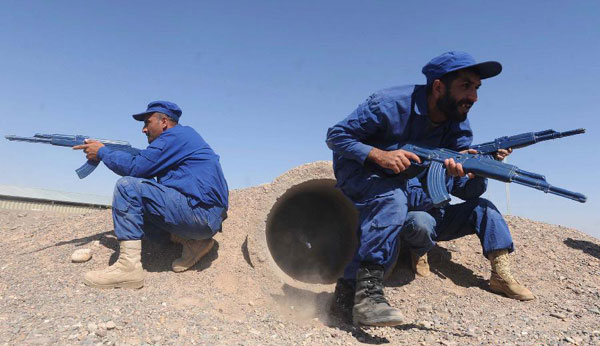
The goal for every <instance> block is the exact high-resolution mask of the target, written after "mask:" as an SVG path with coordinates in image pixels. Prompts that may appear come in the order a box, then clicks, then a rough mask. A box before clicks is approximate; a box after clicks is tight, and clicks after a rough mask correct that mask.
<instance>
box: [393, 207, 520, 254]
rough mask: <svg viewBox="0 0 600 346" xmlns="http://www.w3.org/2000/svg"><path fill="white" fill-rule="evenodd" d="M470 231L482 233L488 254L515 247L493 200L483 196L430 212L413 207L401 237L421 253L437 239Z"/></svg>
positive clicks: (480, 238) (471, 232) (410, 246)
mask: <svg viewBox="0 0 600 346" xmlns="http://www.w3.org/2000/svg"><path fill="white" fill-rule="evenodd" d="M469 234H476V235H477V236H478V237H479V241H480V242H481V247H482V249H483V255H484V256H486V257H487V254H489V253H490V252H492V251H496V250H508V251H509V252H512V251H514V245H513V241H512V237H511V235H510V230H509V229H508V225H507V224H506V222H505V221H504V218H502V215H501V214H500V212H499V211H498V209H496V207H495V206H494V204H493V203H492V202H490V201H488V200H487V199H484V198H474V199H471V200H468V201H466V202H464V203H460V204H454V205H449V206H447V207H445V208H443V209H433V210H432V211H431V212H425V211H411V212H409V213H408V215H407V217H406V221H405V223H404V227H403V228H402V231H401V232H400V236H401V239H402V241H405V242H406V243H407V244H408V246H409V248H410V249H411V251H413V252H415V253H416V254H418V255H423V254H425V253H426V252H427V251H429V250H431V249H432V248H433V247H434V246H435V244H436V242H437V241H447V240H453V239H457V238H460V237H463V236H465V235H469Z"/></svg>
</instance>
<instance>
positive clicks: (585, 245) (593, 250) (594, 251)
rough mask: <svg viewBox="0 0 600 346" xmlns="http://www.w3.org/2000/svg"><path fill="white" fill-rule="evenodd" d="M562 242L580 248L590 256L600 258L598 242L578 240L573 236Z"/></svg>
mask: <svg viewBox="0 0 600 346" xmlns="http://www.w3.org/2000/svg"><path fill="white" fill-rule="evenodd" d="M564 243H565V245H567V246H568V247H570V248H573V249H577V250H581V251H583V252H584V253H586V254H588V255H590V256H593V257H595V258H597V259H600V245H598V244H594V243H592V242H590V241H587V240H578V239H573V238H567V239H566V240H565V241H564Z"/></svg>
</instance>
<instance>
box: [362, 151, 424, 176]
mask: <svg viewBox="0 0 600 346" xmlns="http://www.w3.org/2000/svg"><path fill="white" fill-rule="evenodd" d="M367 159H368V160H371V161H373V162H375V163H376V164H378V165H379V166H381V167H383V168H387V169H391V170H392V171H394V173H396V174H398V173H400V172H402V171H405V170H406V169H408V167H409V166H410V161H411V160H412V161H415V162H418V163H421V158H419V156H417V154H415V153H411V152H410V151H406V150H402V149H399V150H392V151H385V150H381V149H378V148H373V149H371V151H370V152H369V155H368V156H367Z"/></svg>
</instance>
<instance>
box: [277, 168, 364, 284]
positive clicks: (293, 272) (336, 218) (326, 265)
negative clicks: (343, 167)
mask: <svg viewBox="0 0 600 346" xmlns="http://www.w3.org/2000/svg"><path fill="white" fill-rule="evenodd" d="M266 226H267V227H266V238H267V246H268V249H269V252H270V254H271V256H272V258H273V260H274V261H275V263H276V264H277V266H279V268H280V269H281V270H282V271H283V272H285V273H286V274H287V275H289V276H290V277H292V278H294V279H296V280H299V281H303V282H307V283H322V284H330V283H334V282H335V281H336V280H337V278H339V277H341V276H342V274H343V271H344V268H345V266H346V264H347V263H348V262H350V260H351V259H352V256H353V255H354V251H355V249H356V246H357V240H356V229H357V227H358V214H357V211H356V209H355V208H354V205H353V204H352V202H350V201H349V200H348V199H347V198H346V197H345V196H344V195H343V194H342V192H341V191H339V190H338V189H336V188H335V180H332V179H316V180H310V181H307V182H304V183H301V184H298V185H295V186H293V187H291V188H290V189H288V190H287V191H286V192H285V193H284V194H283V195H282V196H281V197H280V198H279V199H278V201H277V202H276V203H275V204H274V205H273V207H272V208H271V211H270V213H269V216H268V218H267V225H266Z"/></svg>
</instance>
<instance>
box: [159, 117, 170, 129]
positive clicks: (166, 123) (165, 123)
mask: <svg viewBox="0 0 600 346" xmlns="http://www.w3.org/2000/svg"><path fill="white" fill-rule="evenodd" d="M168 119H169V118H167V117H166V116H163V117H162V118H161V119H160V127H162V129H163V131H164V130H166V129H167V128H168V127H169V120H168Z"/></svg>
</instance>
